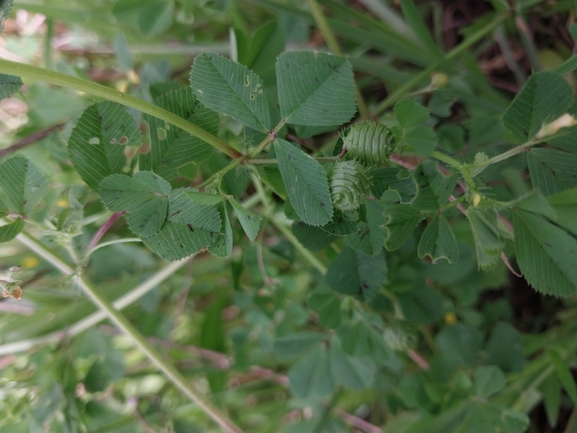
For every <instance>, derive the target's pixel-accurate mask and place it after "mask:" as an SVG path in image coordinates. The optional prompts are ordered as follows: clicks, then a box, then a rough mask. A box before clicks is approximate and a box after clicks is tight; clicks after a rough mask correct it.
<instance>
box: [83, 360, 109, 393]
mask: <svg viewBox="0 0 577 433" xmlns="http://www.w3.org/2000/svg"><path fill="white" fill-rule="evenodd" d="M111 381H112V377H111V374H110V368H109V367H108V365H107V364H106V362H105V361H104V360H103V359H100V358H98V359H97V360H96V361H95V362H94V364H92V366H91V367H90V370H88V373H87V374H86V377H85V378H84V387H85V388H86V391H88V392H100V391H104V390H105V389H106V387H107V386H108V384H109V383H110V382H111Z"/></svg>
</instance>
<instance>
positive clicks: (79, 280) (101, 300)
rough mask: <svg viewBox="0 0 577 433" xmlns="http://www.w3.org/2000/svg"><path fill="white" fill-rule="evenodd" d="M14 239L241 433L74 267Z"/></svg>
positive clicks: (234, 432) (31, 242) (236, 432)
mask: <svg viewBox="0 0 577 433" xmlns="http://www.w3.org/2000/svg"><path fill="white" fill-rule="evenodd" d="M18 240H20V241H21V242H22V243H24V244H25V245H26V246H27V247H28V248H29V249H30V250H32V251H34V252H35V253H36V254H38V255H39V256H41V257H42V258H43V259H44V260H46V261H47V262H48V263H50V264H51V265H52V266H53V267H55V268H56V269H58V270H59V271H60V272H62V273H63V274H65V275H69V276H72V277H73V281H74V283H75V284H76V286H77V287H78V288H80V289H81V290H82V291H83V292H84V293H85V294H86V296H87V297H89V298H90V299H91V300H92V302H93V303H94V304H95V305H96V306H97V307H98V308H99V309H100V310H101V311H103V312H105V314H106V316H107V317H108V319H110V320H111V321H112V322H113V323H114V324H116V326H118V327H119V328H120V329H121V330H122V331H123V332H124V333H125V334H126V335H128V336H129V337H130V338H131V339H132V342H133V343H134V344H135V345H136V346H137V347H139V348H140V349H141V350H142V352H143V353H144V354H145V355H146V356H147V358H148V359H149V360H150V361H151V362H152V363H153V364H155V365H156V367H157V368H158V369H159V370H160V371H162V373H163V374H164V375H165V376H166V377H167V378H168V379H169V380H170V381H171V382H172V383H173V384H174V385H175V386H176V387H177V388H178V389H180V390H181V391H182V392H183V393H184V394H185V395H186V396H187V397H188V398H190V400H191V401H193V402H195V403H196V404H198V405H199V406H200V407H201V408H202V410H203V411H204V412H205V413H206V414H207V415H208V416H210V417H211V418H212V419H213V420H214V421H215V422H216V423H217V424H218V425H220V426H221V427H222V428H223V429H224V430H225V431H226V432H227V433H242V430H241V429H240V428H239V427H238V426H237V425H236V424H234V423H233V422H232V420H230V419H229V418H228V417H227V416H226V415H225V414H224V413H223V412H221V411H220V409H218V408H217V407H216V406H214V405H213V404H212V403H210V402H209V401H208V400H207V399H206V398H205V397H204V396H203V395H202V394H201V393H200V392H198V391H197V390H195V389H194V388H193V387H192V386H191V385H190V384H189V383H188V379H186V378H185V377H184V376H183V375H182V373H180V372H179V371H178V370H177V369H176V368H175V367H174V366H173V365H171V364H169V363H168V362H167V361H166V360H165V359H163V357H162V355H161V354H160V353H159V352H158V351H157V350H156V348H155V347H154V346H153V345H152V344H151V343H150V342H149V341H148V340H147V339H146V338H145V337H144V336H143V335H142V334H141V333H140V332H139V331H138V330H137V329H136V328H135V327H134V326H133V325H132V323H130V321H129V320H128V319H127V318H126V317H125V316H124V315H123V314H122V313H121V312H120V311H118V310H117V309H116V308H115V307H114V305H113V304H112V303H111V302H110V301H109V300H108V299H106V297H105V296H104V295H103V294H102V293H101V292H100V291H99V290H98V289H97V288H96V287H94V286H92V285H91V284H90V283H89V282H88V281H87V280H86V279H85V278H83V277H82V276H81V275H78V274H76V271H75V269H74V268H73V267H72V266H70V265H69V264H68V263H66V262H65V261H64V260H62V259H61V258H60V257H58V256H57V255H56V254H54V253H53V252H52V251H51V250H49V249H48V248H47V247H45V246H44V245H43V244H41V243H40V242H38V241H37V240H36V239H34V238H33V237H32V236H30V235H28V234H27V233H25V232H23V233H20V234H19V235H18Z"/></svg>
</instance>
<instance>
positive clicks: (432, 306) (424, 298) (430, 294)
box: [397, 287, 444, 325]
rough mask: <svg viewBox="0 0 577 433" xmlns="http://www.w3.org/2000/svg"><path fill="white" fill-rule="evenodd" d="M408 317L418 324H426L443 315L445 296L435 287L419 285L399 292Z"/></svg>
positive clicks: (404, 312) (402, 306) (399, 297)
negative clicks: (442, 296)
mask: <svg viewBox="0 0 577 433" xmlns="http://www.w3.org/2000/svg"><path fill="white" fill-rule="evenodd" d="M397 297H398V300H399V304H400V306H401V308H402V310H403V314H404V315H405V317H406V319H407V320H408V321H409V322H411V323H414V324H416V325H426V324H429V323H431V322H434V321H435V320H439V319H440V318H441V317H443V312H444V311H443V298H441V296H440V295H439V294H438V293H437V292H436V291H435V290H433V289H430V288H428V287H418V289H413V290H409V291H405V292H402V293H399V294H397Z"/></svg>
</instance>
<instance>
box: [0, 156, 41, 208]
mask: <svg viewBox="0 0 577 433" xmlns="http://www.w3.org/2000/svg"><path fill="white" fill-rule="evenodd" d="M0 187H2V188H3V189H4V192H5V193H6V197H7V198H8V205H9V207H10V210H11V211H13V212H18V213H19V214H24V215H27V214H29V213H30V212H32V211H33V210H34V208H35V207H36V205H37V204H38V203H39V202H40V201H41V200H42V199H43V198H44V195H45V194H46V191H47V189H48V181H47V180H46V178H45V177H44V174H42V172H41V171H40V170H38V168H37V167H36V166H35V165H34V164H32V162H30V161H29V160H27V159H25V158H22V157H20V156H16V157H14V158H10V159H8V160H6V161H4V162H3V163H2V164H0Z"/></svg>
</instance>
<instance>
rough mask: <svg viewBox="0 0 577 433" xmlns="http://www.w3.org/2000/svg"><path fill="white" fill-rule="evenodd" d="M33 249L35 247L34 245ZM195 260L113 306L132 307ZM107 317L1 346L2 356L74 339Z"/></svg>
mask: <svg viewBox="0 0 577 433" xmlns="http://www.w3.org/2000/svg"><path fill="white" fill-rule="evenodd" d="M19 240H20V241H21V242H22V243H24V244H25V245H27V246H28V243H27V242H28V241H27V239H25V238H22V239H19ZM32 247H34V245H33V246H32ZM193 258H194V256H191V257H188V258H186V259H184V260H180V261H178V262H172V263H169V264H168V265H166V266H165V267H163V268H162V269H160V270H159V271H158V272H156V273H155V274H154V275H152V276H150V277H149V278H148V279H147V280H146V281H144V282H142V283H141V284H139V285H138V286H136V287H134V288H133V289H132V290H130V291H129V292H128V293H126V294H125V295H123V296H121V297H120V298H118V299H117V300H115V301H114V302H113V303H112V305H114V307H115V308H117V309H119V310H122V309H123V308H126V307H128V306H129V305H132V304H133V303H134V302H136V301H137V300H139V299H140V298H142V297H143V296H144V295H145V294H146V293H148V292H150V291H151V290H152V289H154V288H155V287H157V286H158V285H159V284H160V283H162V282H163V281H164V280H166V279H167V278H169V277H171V276H172V275H174V273H175V272H176V271H178V270H179V269H180V268H181V267H183V266H184V265H185V264H187V263H188V262H190V260H192V259H193ZM106 317H107V315H106V312H105V311H102V310H98V311H96V312H94V313H92V314H91V315H89V316H87V317H85V318H84V319H82V320H79V321H78V322H76V323H74V324H73V325H71V326H69V327H67V328H64V329H62V330H60V331H56V332H52V333H50V334H47V335H42V336H41V337H36V338H30V339H28V340H21V341H16V342H14V343H8V344H4V345H2V346H0V356H3V355H7V354H11V353H17V352H23V351H26V350H29V349H31V348H33V347H36V346H39V345H42V344H48V343H51V342H55V341H61V340H62V339H63V338H66V337H73V336H75V335H78V334H80V333H82V332H84V331H86V330H87V329H90V328H92V327H94V326H96V325H97V324H98V323H100V322H102V321H103V320H105V319H106Z"/></svg>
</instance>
